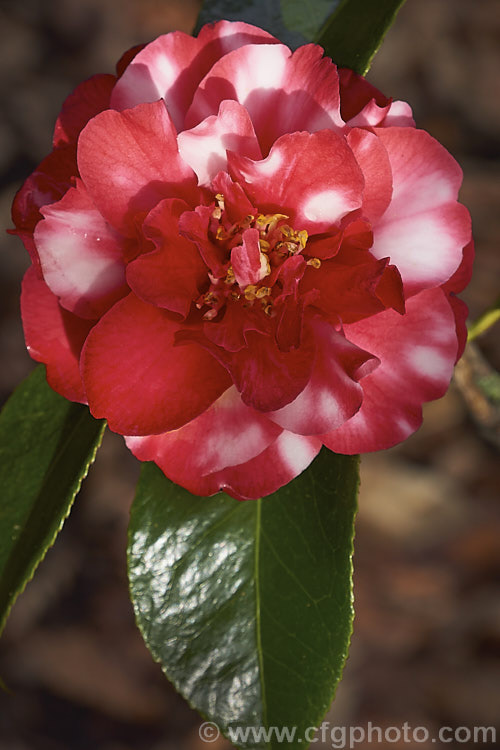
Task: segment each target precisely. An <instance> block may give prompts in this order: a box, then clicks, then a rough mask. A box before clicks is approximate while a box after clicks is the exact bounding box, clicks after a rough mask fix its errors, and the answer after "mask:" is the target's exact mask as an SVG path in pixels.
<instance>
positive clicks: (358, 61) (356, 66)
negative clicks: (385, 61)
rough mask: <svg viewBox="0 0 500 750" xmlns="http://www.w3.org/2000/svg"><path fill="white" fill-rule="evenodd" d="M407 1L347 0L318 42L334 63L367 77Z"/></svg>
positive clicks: (331, 19)
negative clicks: (386, 36) (386, 35)
mask: <svg viewBox="0 0 500 750" xmlns="http://www.w3.org/2000/svg"><path fill="white" fill-rule="evenodd" d="M404 1H405V0H376V1H374V0H344V2H342V3H341V4H340V5H339V7H338V8H337V10H336V11H335V12H334V13H333V14H332V15H331V16H330V18H329V19H328V21H327V22H326V23H325V25H324V26H323V28H322V29H321V32H320V33H319V35H318V37H317V42H318V44H320V45H321V46H322V47H323V48H324V49H325V52H326V53H327V55H329V56H330V57H331V58H332V60H333V61H334V63H336V65H338V66H339V67H342V68H351V69H352V70H354V71H356V73H359V74H360V75H365V74H366V73H367V72H368V70H369V68H370V64H371V61H372V59H373V57H374V55H375V53H376V52H377V50H378V48H379V47H380V45H381V44H382V40H383V38H384V36H385V34H386V32H387V30H388V29H389V27H390V26H391V25H392V22H393V21H394V19H395V18H396V15H397V12H398V10H399V9H400V8H401V6H402V5H403V4H404Z"/></svg>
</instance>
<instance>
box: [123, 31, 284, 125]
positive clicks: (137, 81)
mask: <svg viewBox="0 0 500 750" xmlns="http://www.w3.org/2000/svg"><path fill="white" fill-rule="evenodd" d="M275 41H277V40H275V39H274V37H272V36H271V35H270V34H268V33H267V32H266V31H263V30H262V29H259V28H257V27H256V26H250V25H249V24H246V23H241V22H236V23H231V22H230V21H220V22H219V23H215V24H210V25H207V26H204V27H203V28H202V30H201V31H200V34H199V36H198V38H194V37H192V36H189V35H188V34H185V33H183V32H182V31H174V32H172V33H170V34H165V35H164V36H160V37H158V39H155V40H154V41H153V42H151V44H148V45H146V46H145V47H144V49H143V50H142V51H140V52H139V53H138V54H137V55H136V56H135V57H134V59H133V60H132V62H131V63H130V65H129V66H128V67H127V69H126V70H125V71H124V73H123V75H122V77H121V78H120V80H119V81H118V83H117V85H116V86H115V90H114V92H113V98H112V107H113V108H114V109H119V110H123V109H128V108H131V107H135V106H136V105H137V104H141V103H142V102H155V101H157V100H158V99H164V100H165V103H166V105H167V109H168V111H169V113H170V116H171V117H172V119H173V121H174V123H175V126H176V128H177V129H178V130H181V129H182V128H183V125H184V116H185V114H186V112H187V110H188V107H189V105H190V104H191V100H192V98H193V95H194V92H195V91H196V88H197V86H198V84H199V82H200V81H201V79H202V78H203V77H204V76H205V75H206V73H208V71H209V70H210V68H211V67H212V65H213V64H214V62H215V61H216V60H218V59H219V57H221V56H223V55H225V54H227V53H228V52H229V51H231V50H233V49H236V48H237V47H241V46H242V45H244V44H272V43H273V42H275ZM210 114H215V112H213V113H210ZM193 124H196V123H193Z"/></svg>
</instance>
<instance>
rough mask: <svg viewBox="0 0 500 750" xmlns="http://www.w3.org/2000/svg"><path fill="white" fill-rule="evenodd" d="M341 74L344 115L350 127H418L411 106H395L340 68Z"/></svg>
mask: <svg viewBox="0 0 500 750" xmlns="http://www.w3.org/2000/svg"><path fill="white" fill-rule="evenodd" d="M338 73H339V83H340V102H341V113H342V117H343V119H344V121H345V122H346V123H347V124H348V125H349V127H351V128H366V127H389V126H391V127H393V126H397V127H415V121H414V120H413V114H412V111H411V107H410V106H409V104H407V103H406V102H400V101H396V102H393V101H392V100H391V99H388V98H387V97H386V96H384V95H383V94H382V93H381V92H380V91H379V90H378V89H377V88H375V86H373V85H372V84H371V83H369V82H368V81H367V80H366V78H363V77H362V76H359V75H357V73H354V71H352V70H349V69H348V68H339V72H338Z"/></svg>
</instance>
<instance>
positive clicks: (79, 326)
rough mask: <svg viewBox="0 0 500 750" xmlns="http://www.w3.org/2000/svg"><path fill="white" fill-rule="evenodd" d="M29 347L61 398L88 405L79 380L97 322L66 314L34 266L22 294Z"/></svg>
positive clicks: (23, 316)
mask: <svg viewBox="0 0 500 750" xmlns="http://www.w3.org/2000/svg"><path fill="white" fill-rule="evenodd" d="M21 314H22V318H23V327H24V336H25V339H26V346H27V347H28V351H29V353H30V355H31V356H32V357H33V359H36V360H37V362H43V363H44V364H45V365H46V367H47V380H48V382H49V385H50V386H51V388H53V389H54V390H55V391H57V393H60V394H61V396H64V397H65V398H68V399H69V400H70V401H79V402H81V403H83V404H85V403H87V399H86V396H85V390H84V387H83V383H82V379H81V377H80V369H79V361H80V352H81V349H82V346H83V343H84V341H85V339H86V337H87V334H88V332H89V331H90V329H91V328H92V326H93V325H94V321H90V320H82V319H81V318H77V317H76V315H72V314H71V313H69V312H68V311H67V310H64V309H63V308H62V307H61V306H60V305H59V303H58V301H57V297H56V296H55V295H54V294H52V292H51V291H50V289H49V288H48V286H47V285H46V284H45V282H44V281H42V280H41V279H40V278H38V277H37V274H36V272H35V269H34V268H33V266H32V267H31V268H28V270H27V271H26V274H25V276H24V279H23V286H22V294H21Z"/></svg>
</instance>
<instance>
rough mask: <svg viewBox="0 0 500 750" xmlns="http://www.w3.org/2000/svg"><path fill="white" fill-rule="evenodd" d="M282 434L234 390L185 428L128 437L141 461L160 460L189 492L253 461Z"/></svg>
mask: <svg viewBox="0 0 500 750" xmlns="http://www.w3.org/2000/svg"><path fill="white" fill-rule="evenodd" d="M280 433H281V429H280V428H279V427H277V426H276V425H275V424H273V423H272V422H270V421H269V420H268V419H266V417H265V416H263V415H262V414H259V413H258V412H256V411H254V410H253V409H250V408H249V407H248V406H245V404H243V402H242V400H241V398H240V396H239V394H238V392H237V390H236V388H234V386H233V387H232V388H229V389H228V390H227V391H226V392H225V393H223V394H222V396H220V398H219V399H218V400H217V401H215V402H214V403H213V404H212V406H210V407H209V408H208V409H207V410H206V411H204V412H203V414H200V416H199V417H196V419H193V420H192V421H191V422H189V424H186V425H184V427H181V428H180V429H178V430H173V431H172V432H165V433H163V434H162V435H149V436H145V437H129V438H127V445H128V447H129V448H130V449H131V451H132V453H133V454H134V455H135V456H137V458H139V459H140V460H141V461H155V463H157V464H158V466H159V467H160V468H161V470H162V471H163V472H164V473H165V474H166V475H167V476H168V477H169V478H170V479H172V480H173V481H174V482H176V483H177V484H181V485H182V486H183V487H187V488H188V489H189V488H190V487H191V486H196V485H197V483H199V482H200V480H202V478H203V477H206V475H207V474H213V473H214V472H217V471H221V470H222V469H225V468H226V467H228V466H230V467H231V466H235V465H238V464H242V463H244V462H246V461H249V460H251V459H252V458H254V457H255V456H257V455H258V454H260V453H262V451H264V450H265V449H266V448H267V447H268V445H269V444H270V443H272V442H273V441H274V440H275V439H276V438H277V437H278V435H279V434H280Z"/></svg>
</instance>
